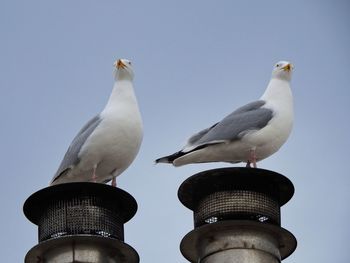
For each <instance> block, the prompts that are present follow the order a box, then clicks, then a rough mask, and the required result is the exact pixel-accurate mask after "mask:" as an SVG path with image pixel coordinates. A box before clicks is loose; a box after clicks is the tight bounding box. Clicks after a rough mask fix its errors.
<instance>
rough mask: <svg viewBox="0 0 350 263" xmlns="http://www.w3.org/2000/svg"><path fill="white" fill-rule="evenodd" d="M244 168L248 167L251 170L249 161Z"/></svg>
mask: <svg viewBox="0 0 350 263" xmlns="http://www.w3.org/2000/svg"><path fill="white" fill-rule="evenodd" d="M245 167H247V168H248V167H249V168H251V166H250V161H249V160H247V164H246V166H245Z"/></svg>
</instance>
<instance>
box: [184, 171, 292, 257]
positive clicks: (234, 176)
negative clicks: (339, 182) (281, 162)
mask: <svg viewBox="0 0 350 263" xmlns="http://www.w3.org/2000/svg"><path fill="white" fill-rule="evenodd" d="M293 194H294V186H293V184H292V183H291V182H290V180H289V179H288V178H287V177H285V176H283V175H281V174H278V173H276V172H272V171H269V170H264V169H256V168H241V167H234V168H221V169H213V170H208V171H204V172H200V173H197V174H195V175H193V176H191V177H190V178H188V179H187V180H185V181H184V182H183V183H182V185H181V186H180V188H179V191H178V197H179V199H180V201H181V202H182V204H183V205H184V206H186V207H187V208H189V209H191V210H192V211H193V216H194V227H195V228H194V230H192V231H191V232H189V233H188V234H187V235H186V236H185V237H184V238H183V239H182V241H181V244H180V250H181V253H182V254H183V256H184V257H185V258H186V259H187V260H188V261H190V262H194V263H217V262H220V263H248V262H249V263H277V262H281V260H283V259H284V258H286V257H288V256H289V255H290V254H292V253H293V252H294V250H295V249H296V245H297V241H296V239H295V237H294V236H293V234H291V233H290V232H289V231H287V230H286V229H284V228H282V227H281V215H280V207H281V206H283V205H284V204H285V203H287V202H288V201H289V200H290V199H291V197H292V196H293Z"/></svg>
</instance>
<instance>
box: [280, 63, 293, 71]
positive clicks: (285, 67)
mask: <svg viewBox="0 0 350 263" xmlns="http://www.w3.org/2000/svg"><path fill="white" fill-rule="evenodd" d="M282 69H283V70H286V71H291V70H292V69H293V65H292V64H291V63H288V64H287V65H285V66H284V67H283V68H282Z"/></svg>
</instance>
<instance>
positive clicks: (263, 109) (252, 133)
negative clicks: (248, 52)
mask: <svg viewBox="0 0 350 263" xmlns="http://www.w3.org/2000/svg"><path fill="white" fill-rule="evenodd" d="M292 71H293V65H292V64H291V63H290V62H287V61H280V62H278V63H277V64H276V65H275V66H274V68H273V71H272V77H271V80H270V82H269V84H268V86H267V88H266V90H265V92H264V94H263V95H262V97H261V98H260V99H259V100H257V101H254V102H251V103H248V104H246V105H244V106H243V107H240V108H238V109H237V110H235V111H234V112H232V113H231V114H230V115H228V116H226V117H225V118H224V119H223V120H221V121H220V122H218V123H215V124H214V125H212V126H211V127H209V128H207V129H204V130H202V131H200V132H198V133H196V134H194V135H193V136H192V137H190V138H189V139H188V141H187V144H186V145H185V146H184V147H183V148H182V150H180V151H178V152H176V153H174V154H171V155H169V156H165V157H161V158H159V159H157V160H156V163H171V164H173V165H174V166H181V165H185V164H190V163H204V162H230V163H239V162H246V163H247V167H250V165H251V164H252V165H253V167H256V162H257V161H260V160H263V159H265V158H267V157H269V156H270V155H272V154H273V153H275V152H276V151H278V149H279V148H280V147H281V146H282V145H283V144H284V142H285V141H286V140H287V138H288V136H289V134H290V132H291V130H292V126H293V96H292V92H291V89H290V80H291V76H292Z"/></svg>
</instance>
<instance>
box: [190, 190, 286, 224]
mask: <svg viewBox="0 0 350 263" xmlns="http://www.w3.org/2000/svg"><path fill="white" fill-rule="evenodd" d="M223 220H253V221H258V222H264V223H271V224H275V225H280V221H281V219H280V206H279V204H278V202H277V201H275V200H273V199H271V198H270V197H269V196H268V195H266V194H264V193H259V192H254V191H247V190H234V191H219V192H214V193H212V194H209V195H208V196H206V197H204V198H203V199H202V200H201V201H199V203H198V205H197V206H196V207H195V209H194V225H195V227H199V226H201V225H204V224H211V223H215V222H218V221H223Z"/></svg>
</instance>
